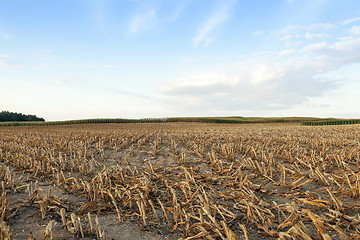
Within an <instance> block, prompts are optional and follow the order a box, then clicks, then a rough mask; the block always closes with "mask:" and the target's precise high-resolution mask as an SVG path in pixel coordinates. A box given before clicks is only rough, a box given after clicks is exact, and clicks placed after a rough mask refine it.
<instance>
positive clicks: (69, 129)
mask: <svg viewBox="0 0 360 240" xmlns="http://www.w3.org/2000/svg"><path fill="white" fill-rule="evenodd" d="M359 136H360V127H359V125H351V126H320V127H308V126H300V125H298V124H246V125H245V124H244V125H240V124H201V123H171V124H170V123H163V124H104V125H92V124H87V125H72V126H42V127H0V163H1V165H0V170H1V171H0V180H1V187H0V191H1V193H2V197H1V201H0V207H1V211H0V216H1V237H2V238H1V239H5V238H6V237H9V238H11V237H13V238H14V239H28V238H29V239H31V238H33V239H51V238H53V239H135V240H136V239H180V238H183V239H202V238H203V239H246V238H247V239H277V238H279V239H359V238H360V231H359V230H360V227H359V224H360V215H359V214H360V201H359V199H358V198H359V196H360V174H359V171H360V166H359V149H360V137H359Z"/></svg>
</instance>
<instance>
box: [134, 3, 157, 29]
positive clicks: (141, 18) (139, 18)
mask: <svg viewBox="0 0 360 240" xmlns="http://www.w3.org/2000/svg"><path fill="white" fill-rule="evenodd" d="M157 23H158V17H157V15H156V11H155V9H152V8H150V9H147V10H146V11H143V12H139V13H136V14H135V15H134V16H133V17H132V18H131V20H130V33H131V34H135V33H137V32H140V31H147V30H150V29H152V28H154V27H155V26H156V25H157Z"/></svg>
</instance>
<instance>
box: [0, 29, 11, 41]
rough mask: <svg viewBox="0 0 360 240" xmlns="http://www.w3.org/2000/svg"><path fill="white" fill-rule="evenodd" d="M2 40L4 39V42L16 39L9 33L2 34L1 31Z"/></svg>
mask: <svg viewBox="0 0 360 240" xmlns="http://www.w3.org/2000/svg"><path fill="white" fill-rule="evenodd" d="M0 38H2V39H4V40H11V39H13V38H14V36H13V35H11V34H9V33H7V32H2V31H0Z"/></svg>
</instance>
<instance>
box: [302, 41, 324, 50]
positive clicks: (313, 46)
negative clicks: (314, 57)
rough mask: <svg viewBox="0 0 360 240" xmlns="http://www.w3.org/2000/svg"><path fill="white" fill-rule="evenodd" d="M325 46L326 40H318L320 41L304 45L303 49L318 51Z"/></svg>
mask: <svg viewBox="0 0 360 240" xmlns="http://www.w3.org/2000/svg"><path fill="white" fill-rule="evenodd" d="M326 47H327V43H326V42H320V43H313V44H309V45H307V46H305V47H304V48H303V49H304V50H305V51H318V50H322V49H325V48H326Z"/></svg>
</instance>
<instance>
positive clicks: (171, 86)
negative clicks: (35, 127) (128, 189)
mask: <svg viewBox="0 0 360 240" xmlns="http://www.w3.org/2000/svg"><path fill="white" fill-rule="evenodd" d="M359 102H360V2H359V1H358V0H252V1H248V0H143V1H142V0H51V1H49V0H32V1H29V0H0V111H1V110H5V111H11V112H21V113H25V114H35V115H37V116H39V117H43V118H45V119H46V120H48V121H52V120H68V119H87V118H155V117H180V116H263V117H266V116H269V117H270V116H313V117H342V118H360V108H359V107H358V103H359Z"/></svg>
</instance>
